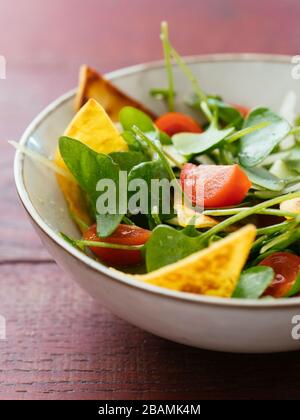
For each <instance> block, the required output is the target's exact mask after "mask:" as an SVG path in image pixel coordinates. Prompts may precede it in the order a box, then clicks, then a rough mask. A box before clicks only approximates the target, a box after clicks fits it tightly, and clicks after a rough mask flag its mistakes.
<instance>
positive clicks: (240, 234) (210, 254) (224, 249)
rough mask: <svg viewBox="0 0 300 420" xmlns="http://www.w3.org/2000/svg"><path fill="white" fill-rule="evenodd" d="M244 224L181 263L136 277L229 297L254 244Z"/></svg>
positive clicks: (250, 227)
mask: <svg viewBox="0 0 300 420" xmlns="http://www.w3.org/2000/svg"><path fill="white" fill-rule="evenodd" d="M255 233H256V228H255V226H254V225H247V226H245V227H243V228H241V229H239V230H237V231H236V232H234V233H232V234H230V235H228V236H227V237H226V238H225V239H221V240H219V241H218V242H215V243H213V244H212V245H211V246H209V247H208V248H206V249H204V250H202V251H199V252H196V253H195V254H192V255H190V256H188V257H186V258H184V259H183V260H181V261H178V262H176V263H174V264H170V265H168V266H166V267H163V268H160V269H159V270H156V271H153V272H151V273H148V274H142V275H137V276H135V277H137V278H139V279H140V280H142V281H145V282H147V283H150V284H155V285H156V286H160V287H165V288H167V289H173V290H180V291H183V292H190V293H198V294H202V295H212V296H220V297H231V295H232V293H233V291H234V289H235V287H236V284H237V281H238V279H239V276H240V273H241V270H242V268H243V266H244V264H245V262H246V260H247V257H248V254H249V251H250V248H251V245H252V243H253V241H254V238H255Z"/></svg>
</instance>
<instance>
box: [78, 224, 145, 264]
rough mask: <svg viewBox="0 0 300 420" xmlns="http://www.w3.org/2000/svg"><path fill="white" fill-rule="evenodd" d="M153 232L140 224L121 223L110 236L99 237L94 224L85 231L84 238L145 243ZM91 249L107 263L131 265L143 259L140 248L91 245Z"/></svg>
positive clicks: (136, 243) (125, 242)
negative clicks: (113, 247) (124, 248)
mask: <svg viewBox="0 0 300 420" xmlns="http://www.w3.org/2000/svg"><path fill="white" fill-rule="evenodd" d="M150 235H151V232H150V231H149V230H146V229H142V228H140V227H138V226H132V225H122V224H121V225H119V226H118V227H117V229H116V230H115V231H114V233H113V234H112V235H110V236H109V237H108V238H99V236H98V235H97V229H96V225H92V226H90V227H89V228H88V230H87V231H86V232H85V233H84V235H83V238H84V239H85V240H88V241H96V242H107V243H111V244H119V245H144V244H145V243H146V242H147V241H148V239H149V238H150ZM90 249H91V250H92V251H93V252H94V253H95V254H96V255H97V256H98V257H99V258H100V259H101V260H102V261H104V262H105V263H106V264H108V265H112V266H130V265H137V264H140V263H141V262H142V260H143V257H142V253H141V251H139V250H132V251H131V250H123V249H111V248H98V247H90Z"/></svg>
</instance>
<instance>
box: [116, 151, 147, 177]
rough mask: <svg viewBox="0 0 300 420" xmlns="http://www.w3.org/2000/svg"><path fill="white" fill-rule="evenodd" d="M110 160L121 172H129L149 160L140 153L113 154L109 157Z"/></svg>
mask: <svg viewBox="0 0 300 420" xmlns="http://www.w3.org/2000/svg"><path fill="white" fill-rule="evenodd" d="M109 156H110V157H111V158H112V160H113V161H114V162H115V163H117V164H118V165H119V167H120V169H121V171H126V172H130V171H131V169H132V168H133V167H134V166H136V165H138V164H140V163H142V162H146V161H148V160H149V157H147V156H145V155H144V153H142V152H134V151H130V152H113V153H110V155H109Z"/></svg>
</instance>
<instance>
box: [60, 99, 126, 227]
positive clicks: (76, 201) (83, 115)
mask: <svg viewBox="0 0 300 420" xmlns="http://www.w3.org/2000/svg"><path fill="white" fill-rule="evenodd" d="M64 135H65V136H68V137H72V138H74V139H76V140H79V141H81V142H82V143H84V144H85V145H86V146H88V147H90V148H91V149H93V150H95V151H96V152H98V153H104V154H108V153H111V152H122V151H126V150H127V149H128V147H127V143H126V142H125V140H124V139H123V137H122V136H121V135H120V134H119V132H118V130H117V129H116V127H115V126H114V124H113V123H112V121H111V120H110V118H109V116H108V115H107V113H106V112H105V110H104V109H103V107H102V106H101V105H100V104H99V103H98V102H97V101H95V100H94V99H90V100H89V101H88V102H87V103H86V104H85V105H84V106H83V107H82V108H81V109H80V110H79V111H78V113H77V114H76V115H75V117H74V118H73V120H72V121H71V123H70V125H69V126H68V128H67V129H66V131H65V133H64ZM55 163H56V164H57V165H58V166H59V167H61V168H64V169H66V170H67V171H68V172H69V170H68V168H67V167H66V165H65V163H64V161H63V159H62V157H61V155H60V152H59V150H58V149H57V151H56V156H55ZM70 175H71V174H70ZM57 178H58V183H59V185H60V188H61V190H62V192H63V194H64V196H65V198H66V201H67V203H68V206H69V209H70V212H71V214H72V215H73V216H74V218H75V219H76V218H78V219H79V220H82V221H83V222H84V223H86V224H87V225H90V224H91V223H92V220H91V217H90V216H89V210H88V207H87V204H86V200H85V199H84V196H83V193H82V191H81V189H80V187H79V185H78V184H77V182H76V181H75V179H73V177H72V176H71V178H69V177H68V178H67V177H64V176H61V175H58V176H57Z"/></svg>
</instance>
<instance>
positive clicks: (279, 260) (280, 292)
mask: <svg viewBox="0 0 300 420" xmlns="http://www.w3.org/2000/svg"><path fill="white" fill-rule="evenodd" d="M259 265H266V266H268V267H272V268H273V270H274V272H275V276H274V279H273V281H272V283H271V284H270V286H269V287H268V288H267V290H266V291H265V292H264V296H273V297H275V298H280V297H283V296H286V295H287V293H288V292H289V291H290V290H291V288H292V286H293V284H294V283H295V281H296V279H297V276H298V273H299V269H300V257H298V256H297V255H294V254H291V253H290V252H275V253H274V254H272V255H269V256H268V257H267V258H265V259H264V260H262V261H261V262H260V263H259Z"/></svg>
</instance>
